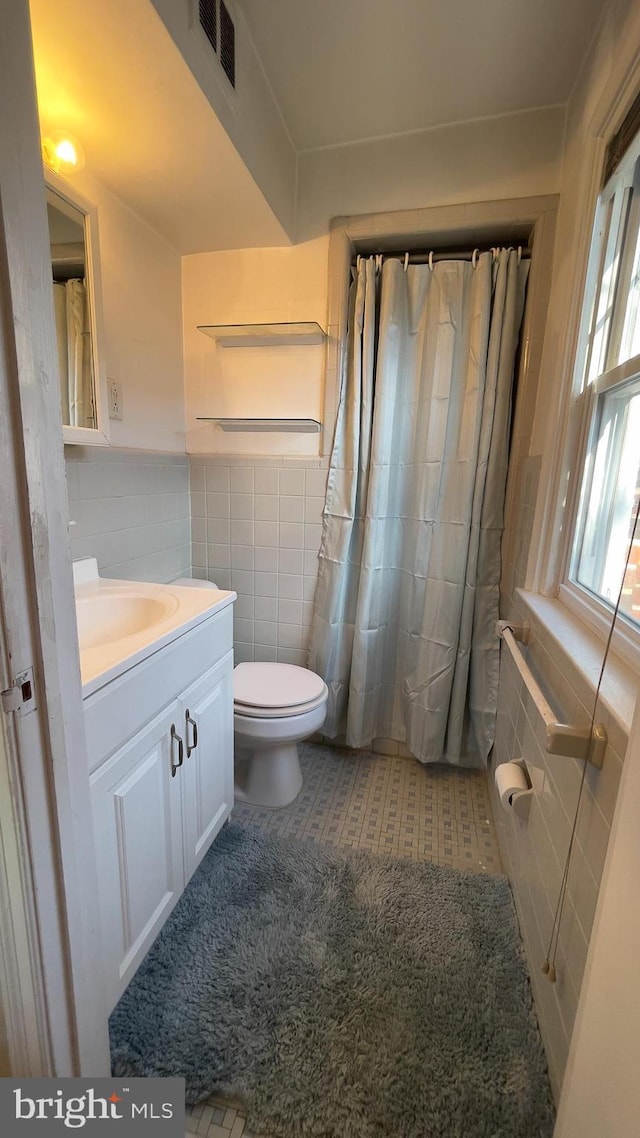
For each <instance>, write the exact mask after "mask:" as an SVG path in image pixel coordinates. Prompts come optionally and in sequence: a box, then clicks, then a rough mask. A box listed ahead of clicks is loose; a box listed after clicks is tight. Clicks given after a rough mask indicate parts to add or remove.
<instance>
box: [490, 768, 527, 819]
mask: <svg viewBox="0 0 640 1138" xmlns="http://www.w3.org/2000/svg"><path fill="white" fill-rule="evenodd" d="M495 781H496V790H497V791H498V797H499V799H500V802H501V804H502V806H504V808H505V810H509V808H510V807H511V806H513V800H514V796H516V795H519V794H522V793H523V791H527V790H529V783H528V781H527V775H526V772H525V771H524V769H523V768H522V767H521V766H520V764H519V763H501V764H500V766H499V767H496V772H495Z"/></svg>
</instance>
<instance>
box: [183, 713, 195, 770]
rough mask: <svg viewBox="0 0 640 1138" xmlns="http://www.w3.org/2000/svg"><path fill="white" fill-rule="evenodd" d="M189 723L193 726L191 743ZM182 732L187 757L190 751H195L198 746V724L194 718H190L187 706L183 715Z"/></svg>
mask: <svg viewBox="0 0 640 1138" xmlns="http://www.w3.org/2000/svg"><path fill="white" fill-rule="evenodd" d="M189 724H191V726H192V727H193V743H190V742H189ZM184 733H185V735H186V737H187V758H189V755H190V754H191V752H192V751H195V749H196V747H197V746H198V724H197V723H196V721H195V719H192V718H191V716H190V715H189V708H187V710H186V712H185V715H184Z"/></svg>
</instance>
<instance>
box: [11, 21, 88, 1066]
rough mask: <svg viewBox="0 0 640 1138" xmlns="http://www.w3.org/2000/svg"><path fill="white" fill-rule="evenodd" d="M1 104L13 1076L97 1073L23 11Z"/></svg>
mask: <svg viewBox="0 0 640 1138" xmlns="http://www.w3.org/2000/svg"><path fill="white" fill-rule="evenodd" d="M0 105H1V106H2V107H3V114H2V118H1V119H0V471H1V475H2V494H1V495H0V690H9V689H11V687H12V685H13V683H14V681H15V679H16V677H17V676H18V675H19V674H21V673H23V672H27V671H28V670H29V669H32V670H33V672H32V674H33V681H32V687H33V693H34V695H35V700H32V701H30V702H29V703H28V704H23V705H22V706H20V705H19V706H17V708H16V710H6V709H4V708H3V709H2V710H0V715H2V716H3V719H4V731H3V738H4V743H5V746H4V747H2V748H1V749H2V752H3V754H4V755H5V756H6V762H5V773H6V782H7V784H8V785H9V786H10V792H11V798H10V804H11V806H10V809H7V808H5V809H4V810H3V813H2V816H1V819H0V821H1V824H2V827H3V834H2V846H3V849H4V850H5V857H4V860H3V861H2V864H0V878H1V880H0V897H2V898H3V900H4V899H5V898H7V899H8V905H9V911H8V912H7V913H3V915H2V920H1V921H0V938H1V939H2V943H1V944H0V950H1V954H2V961H3V964H5V965H6V962H7V961H8V962H9V967H7V966H5V967H4V968H3V971H2V976H1V977H0V985H1V991H0V995H1V997H2V1000H3V1003H4V1005H5V1008H4V1010H5V1013H6V1009H7V1006H9V1009H10V1010H11V1012H12V1014H11V1015H9V1016H6V1014H5V1019H6V1023H7V1031H8V1034H9V1039H8V1054H9V1058H10V1062H11V1063H12V1064H16V1063H19V1064H20V1065H21V1066H22V1067H23V1069H21V1070H17V1071H15V1072H12V1073H15V1074H18V1075H21V1076H30V1075H41V1074H42V1075H43V1074H50V1075H57V1076H61V1077H62V1076H70V1075H80V1074H82V1075H94V1076H97V1075H103V1074H108V1073H109V1050H108V1034H107V1016H106V1005H105V999H104V992H103V990H102V987H101V984H100V969H99V965H98V962H99V960H100V954H101V946H100V931H99V913H98V905H97V875H96V869H95V855H94V849H93V834H92V825H91V808H90V798H89V778H88V770H87V757H86V744H85V736H84V723H83V714H82V688H81V680H80V667H79V656H78V642H77V630H76V624H75V612H74V601H73V581H72V572H71V553H70V545H69V537H68V505H67V494H66V480H65V469H64V452H63V445H62V423H61V415H60V407H59V399H58V378H57V358H56V349H55V325H54V315H53V301H52V296H51V286H50V266H49V250H48V237H47V221H46V209H45V188H44V177H43V170H42V163H41V159H40V142H39V127H38V114H37V103H36V89H35V78H34V68H33V57H32V43H31V28H30V21H29V7H28V2H27V0H13V2H12V3H11V4H5V5H0ZM18 703H19V701H18ZM34 704H35V706H34ZM5 806H6V804H5ZM11 849H12V850H13V851H14V853H15V855H16V857H15V858H14V860H13V863H11V859H10V858H8V857H7V856H6V851H9V850H11ZM16 859H17V861H16ZM3 894H4V896H3ZM12 910H13V912H14V914H15V918H16V919H15V920H13V919H12ZM18 927H21V928H22V930H23V931H24V933H25V936H26V939H27V945H26V948H27V950H28V960H25V959H24V953H23V959H22V960H21V961H20V964H21V966H22V969H21V973H20V974H18V973H17V972H16V968H15V967H13V968H11V967H10V963H11V960H13V961H14V963H17V957H16V950H17V947H18V946H17V945H16V944H15V943H14V944H12V943H11V936H12V929H14V928H18ZM14 941H15V938H14ZM21 982H22V990H20V983H21Z"/></svg>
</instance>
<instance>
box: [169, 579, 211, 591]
mask: <svg viewBox="0 0 640 1138" xmlns="http://www.w3.org/2000/svg"><path fill="white" fill-rule="evenodd" d="M171 584H172V585H187V586H188V587H189V588H193V589H217V588H218V586H217V585H216V583H215V581H200V580H198V578H197V577H176V579H175V581H172V582H171Z"/></svg>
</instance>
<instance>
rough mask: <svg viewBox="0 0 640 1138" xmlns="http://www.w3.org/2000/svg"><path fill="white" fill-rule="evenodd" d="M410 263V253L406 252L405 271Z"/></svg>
mask: <svg viewBox="0 0 640 1138" xmlns="http://www.w3.org/2000/svg"><path fill="white" fill-rule="evenodd" d="M408 265H409V254H408V253H405V255H404V271H405V273H406V271H407V267H408Z"/></svg>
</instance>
